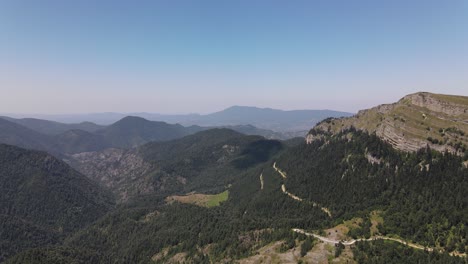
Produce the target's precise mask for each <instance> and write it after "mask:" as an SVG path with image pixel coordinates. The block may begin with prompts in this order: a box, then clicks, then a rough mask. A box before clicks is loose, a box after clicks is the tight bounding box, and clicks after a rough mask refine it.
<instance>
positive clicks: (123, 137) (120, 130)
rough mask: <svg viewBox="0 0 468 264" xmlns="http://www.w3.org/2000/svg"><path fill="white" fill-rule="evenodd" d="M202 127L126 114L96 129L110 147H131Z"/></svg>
mask: <svg viewBox="0 0 468 264" xmlns="http://www.w3.org/2000/svg"><path fill="white" fill-rule="evenodd" d="M203 129H204V128H201V127H198V126H191V127H184V126H182V125H179V124H175V125H172V124H168V123H165V122H157V121H148V120H146V119H144V118H141V117H135V116H127V117H125V118H123V119H121V120H119V121H117V122H115V123H114V124H112V125H110V126H108V127H106V128H104V129H101V130H98V131H97V132H96V134H97V135H101V136H103V137H104V138H105V139H106V140H107V141H108V142H109V144H110V145H111V146H112V147H116V148H131V147H135V146H138V145H142V144H144V143H147V142H149V141H167V140H171V139H175V138H180V137H183V136H186V135H189V134H193V133H195V132H198V131H201V130H203Z"/></svg>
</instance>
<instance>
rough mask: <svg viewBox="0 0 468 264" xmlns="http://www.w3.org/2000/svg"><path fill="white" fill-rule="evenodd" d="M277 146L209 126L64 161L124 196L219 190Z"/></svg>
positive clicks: (75, 155)
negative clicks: (203, 129) (128, 147)
mask: <svg viewBox="0 0 468 264" xmlns="http://www.w3.org/2000/svg"><path fill="white" fill-rule="evenodd" d="M282 148H283V146H282V144H281V143H280V142H279V141H274V140H265V139H264V138H262V137H259V136H247V135H244V134H241V133H238V132H235V131H233V130H229V129H210V130H206V131H202V132H199V133H196V134H193V135H189V136H187V137H183V138H180V139H176V140H171V141H166V142H151V143H147V144H145V145H142V146H140V147H138V148H136V149H130V150H122V149H106V150H102V151H98V152H87V153H78V154H74V155H69V156H68V157H67V162H69V163H70V165H71V166H73V167H74V168H76V169H77V170H79V171H80V172H82V173H83V174H84V175H87V176H88V177H90V178H91V179H93V180H95V181H97V182H100V183H101V184H102V185H103V186H106V187H107V188H110V189H111V190H113V191H114V193H116V194H117V195H119V197H120V199H121V200H122V201H127V200H128V199H129V198H132V197H136V196H138V195H143V194H151V193H169V194H170V193H174V192H184V193H188V192H191V191H195V190H196V191H204V192H206V191H208V192H214V191H218V190H222V189H224V187H225V185H226V184H228V183H229V182H232V181H233V179H234V178H235V177H236V175H237V173H240V172H241V171H242V170H243V169H244V168H247V167H250V166H253V165H255V164H257V163H259V162H264V161H266V160H268V158H269V157H270V156H271V155H273V154H274V153H276V152H278V151H279V150H281V149H282Z"/></svg>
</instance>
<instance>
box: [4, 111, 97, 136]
mask: <svg viewBox="0 0 468 264" xmlns="http://www.w3.org/2000/svg"><path fill="white" fill-rule="evenodd" d="M0 118H2V119H6V120H8V121H10V122H13V123H16V124H19V125H22V126H24V127H27V128H29V129H31V130H34V131H37V132H39V133H42V134H45V135H58V134H61V133H64V132H66V131H69V130H83V131H86V132H96V131H97V130H99V129H102V128H104V126H101V125H97V124H94V123H92V122H81V123H77V124H65V123H59V122H55V121H49V120H43V119H36V118H11V117H7V116H0Z"/></svg>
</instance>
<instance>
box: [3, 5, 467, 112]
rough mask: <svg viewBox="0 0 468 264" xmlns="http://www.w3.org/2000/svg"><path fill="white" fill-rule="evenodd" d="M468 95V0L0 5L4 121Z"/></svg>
mask: <svg viewBox="0 0 468 264" xmlns="http://www.w3.org/2000/svg"><path fill="white" fill-rule="evenodd" d="M418 91H428V92H434V93H445V94H458V95H465V96H468V1H466V0H450V1H442V0H439V1H435V0H411V1H408V0H392V1H387V0H367V1H364V0H354V1H345V0H323V1H319V0H307V1H302V0H291V1H279V0H268V1H260V0H258V1H257V0H236V1H224V0H167V1H166V0H151V1H143V0H140V1H138V0H135V1H130V0H128V1H119V0H112V1H111V0H101V1H96V0H80V1H76V0H41V1H36V0H30V1H26V0H0V113H34V114H69V113H92V112H122V113H130V112H153V113H166V114H168V113H209V112H214V111H218V110H221V109H224V108H227V107H229V106H232V105H247V106H258V107H271V108H278V109H285V110H289V109H334V110H341V111H350V112H356V111H357V110H359V109H364V108H369V107H372V106H374V105H377V104H382V103H390V102H394V101H396V100H398V99H399V98H401V97H403V96H404V95H406V94H409V93H413V92H418Z"/></svg>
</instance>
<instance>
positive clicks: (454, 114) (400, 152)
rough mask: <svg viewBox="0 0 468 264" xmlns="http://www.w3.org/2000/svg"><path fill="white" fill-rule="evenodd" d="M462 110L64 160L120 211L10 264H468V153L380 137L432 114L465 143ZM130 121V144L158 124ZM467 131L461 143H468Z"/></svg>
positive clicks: (194, 138) (414, 127)
mask: <svg viewBox="0 0 468 264" xmlns="http://www.w3.org/2000/svg"><path fill="white" fill-rule="evenodd" d="M413 97H414V98H413ZM420 97H422V98H423V99H420ZM436 99H437V100H438V101H437V100H436ZM434 100H436V101H435V102H434ZM463 102H464V97H457V96H445V95H432V94H426V93H422V95H420V94H419V93H418V94H416V95H409V96H407V97H405V98H403V99H402V100H400V102H397V103H395V104H392V105H387V106H380V107H376V108H374V109H370V110H364V111H361V112H360V113H359V114H358V115H356V116H354V117H345V118H339V119H335V118H331V119H326V120H324V121H323V122H321V123H319V124H317V125H316V126H315V127H314V128H312V129H310V132H309V135H308V137H307V140H304V139H302V140H300V139H293V140H288V141H276V140H268V139H265V138H263V137H261V136H252V135H251V136H248V135H244V134H241V133H239V132H236V131H233V130H230V129H225V128H217V129H208V130H203V131H200V132H197V133H194V134H191V135H187V136H184V137H181V138H177V139H173V140H168V141H159V142H158V141H152V142H148V143H141V144H142V145H139V146H136V147H134V148H132V149H116V148H107V149H105V150H100V151H94V152H84V153H76V154H71V155H66V156H65V157H66V162H68V163H69V164H70V165H71V166H72V167H74V168H76V169H77V170H78V171H80V172H81V173H82V174H83V175H86V176H87V177H89V178H90V181H92V182H97V183H99V184H100V185H101V186H103V187H104V188H107V189H109V190H110V191H112V192H113V193H114V194H115V195H116V196H117V197H118V203H119V205H118V206H117V207H116V208H115V209H113V210H111V211H105V210H103V211H105V212H107V213H105V214H104V215H102V216H101V217H99V218H98V219H97V220H95V221H93V222H92V223H90V224H89V225H86V226H84V227H82V228H80V229H79V230H76V231H74V232H70V233H69V234H67V235H65V236H66V238H65V239H60V238H58V239H55V240H53V241H54V242H53V243H52V242H51V243H52V244H53V245H50V246H47V247H44V246H42V245H43V244H40V245H39V247H34V248H32V249H30V250H27V251H22V252H20V253H18V254H17V255H15V256H13V257H12V258H10V259H9V260H8V263H24V262H28V260H36V263H63V262H75V263H181V262H185V263H231V262H234V263H258V262H284V263H290V262H293V263H297V262H302V263H305V262H307V263H322V262H323V263H327V262H337V263H396V262H398V263H426V262H431V263H460V264H461V263H466V252H468V240H467V237H468V228H466V220H465V219H468V196H467V195H466V190H467V189H468V168H467V166H466V164H467V160H468V155H465V156H463V155H461V154H462V151H461V150H459V151H452V152H451V151H450V150H449V149H448V147H447V149H448V150H449V151H448V152H441V151H443V150H444V149H442V148H437V146H439V147H440V146H443V145H440V144H439V145H437V144H436V145H437V146H435V147H434V148H432V145H425V146H423V147H422V148H402V147H401V146H404V144H405V142H406V141H405V140H407V141H408V142H410V143H411V141H410V139H411V138H410V137H408V139H406V137H403V141H402V142H401V143H400V144H395V143H394V142H393V141H391V140H389V138H386V137H384V136H382V135H385V134H380V132H379V129H380V128H381V127H387V126H391V127H393V128H401V127H403V129H404V131H405V132H404V133H405V135H407V134H409V133H410V132H412V133H420V132H421V131H422V130H421V129H418V127H419V126H421V125H420V123H421V121H417V120H416V121H415V120H413V119H410V117H416V116H420V115H421V116H422V114H424V115H425V116H426V117H428V116H429V117H428V118H427V119H424V121H425V122H426V123H425V127H424V129H425V130H426V131H429V132H431V131H433V130H436V131H437V132H438V129H439V128H440V122H441V121H438V120H439V119H440V120H443V121H444V122H450V125H451V126H455V127H456V128H457V129H459V130H461V131H462V132H463V130H462V129H463V126H461V125H460V124H459V123H460V122H461V123H462V124H464V123H465V122H464V120H465V117H464V114H465V111H464V109H465V108H464V107H463ZM387 108H388V111H387V110H386V109H387ZM421 111H422V112H421ZM234 112H235V111H234ZM397 113H398V114H399V115H397ZM237 114H239V115H240V116H241V114H240V113H237ZM374 115H375V116H374ZM395 115H397V116H395ZM361 119H362V120H363V121H362V120H361ZM402 119H404V120H405V121H402ZM124 121H125V122H123V123H126V122H128V123H129V124H131V125H125V124H124V125H123V128H119V129H117V130H118V131H127V132H126V133H125V136H123V138H124V139H127V138H136V139H140V138H141V135H142V134H141V133H140V132H138V131H149V130H151V129H147V128H146V126H147V125H146V124H148V126H149V127H150V128H151V127H153V125H154V123H152V122H150V121H147V120H140V119H139V118H135V117H131V118H128V121H127V120H124ZM429 121H431V122H429ZM347 122H349V124H348V123H347ZM400 123H404V124H405V126H402V124H400ZM444 124H445V123H444ZM365 125H367V126H365ZM458 125H460V126H458ZM132 127H136V128H138V129H137V130H138V131H137V132H135V131H132V130H131V128H132ZM427 127H428V129H427ZM128 128H130V129H128ZM249 129H250V128H249ZM447 131H448V132H451V131H455V129H453V128H452V129H447V130H445V132H444V133H445V134H447V133H448V132H447ZM99 133H100V132H99V131H98V132H96V134H98V135H102V136H103V137H105V136H104V135H103V134H99ZM424 133H426V132H424ZM457 133H458V134H457V135H454V136H453V137H450V138H449V140H453V141H454V142H460V141H462V140H464V138H463V137H464V134H462V133H460V132H457ZM116 134H118V133H116ZM119 135H120V134H119ZM431 136H432V135H431ZM115 138H118V139H120V136H115ZM449 140H448V141H447V144H446V145H447V146H451V145H450V144H449V142H451V141H449ZM455 140H457V141H455ZM143 141H144V140H141V142H143ZM125 142H134V141H125ZM444 144H445V143H444ZM452 145H453V143H452ZM462 147H463V146H462V145H460V146H459V147H458V148H459V149H460V148H462ZM14 160H19V159H18V158H14ZM11 197H15V196H14V195H11ZM14 223H16V226H20V224H19V223H18V222H17V221H15V222H14ZM21 225H23V224H21ZM23 226H24V225H23ZM15 228H17V229H18V228H20V227H15ZM21 228H28V227H21ZM8 230H9V229H8ZM30 230H33V229H30ZM41 232H42V230H39V231H37V232H35V233H33V232H32V231H31V234H32V235H34V236H36V237H38V236H39V237H40V236H41V234H42V233H41ZM32 235H31V236H32ZM14 236H15V235H14V234H13V235H10V236H9V237H14ZM15 241H16V240H15ZM25 241H30V240H28V239H25ZM33 241H34V240H33ZM15 243H16V242H15ZM51 243H47V244H51ZM44 244H46V243H44ZM47 244H46V245H47ZM28 247H33V246H28Z"/></svg>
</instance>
